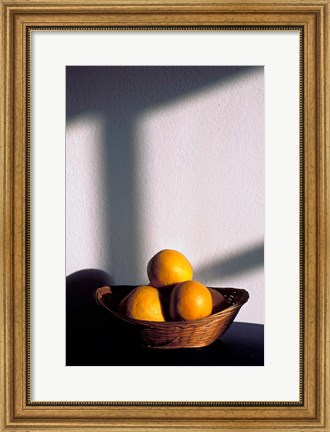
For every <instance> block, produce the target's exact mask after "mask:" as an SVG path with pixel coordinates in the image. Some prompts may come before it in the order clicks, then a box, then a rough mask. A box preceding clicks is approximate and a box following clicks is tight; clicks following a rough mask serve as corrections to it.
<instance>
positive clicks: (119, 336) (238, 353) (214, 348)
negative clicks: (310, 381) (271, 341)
mask: <svg viewBox="0 0 330 432" xmlns="http://www.w3.org/2000/svg"><path fill="white" fill-rule="evenodd" d="M110 284H111V280H109V279H108V278H107V275H106V274H105V273H104V272H100V271H99V270H83V271H80V272H77V273H74V274H73V275H70V276H69V277H68V278H67V298H66V312H67V314H66V365H67V366H263V365H264V326H263V325H260V324H251V323H242V322H234V323H233V324H232V325H231V326H230V328H229V329H228V330H227V331H226V332H225V334H224V335H223V336H222V337H221V338H220V339H218V340H217V341H216V342H214V343H213V344H211V345H209V346H207V347H203V348H189V349H167V350H158V349H150V348H143V347H141V346H139V345H138V344H137V342H136V340H135V339H132V338H131V337H130V334H129V332H127V327H126V326H123V325H122V324H121V322H120V321H119V320H118V319H116V318H114V317H112V316H111V315H110V314H107V313H106V312H105V311H104V310H103V309H101V308H100V307H99V306H97V304H96V303H95V300H94V296H93V294H94V291H95V289H96V288H98V287H100V286H102V285H110Z"/></svg>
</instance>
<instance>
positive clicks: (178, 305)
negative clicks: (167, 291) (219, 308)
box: [169, 281, 212, 321]
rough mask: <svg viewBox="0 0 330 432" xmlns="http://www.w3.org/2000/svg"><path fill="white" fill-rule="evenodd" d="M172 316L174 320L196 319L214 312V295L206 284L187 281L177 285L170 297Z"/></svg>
mask: <svg viewBox="0 0 330 432" xmlns="http://www.w3.org/2000/svg"><path fill="white" fill-rule="evenodd" d="M169 312H170V316H171V318H172V319H173V320H174V321H177V320H195V319H199V318H204V317H207V316H209V315H211V313H212V296H211V293H210V291H209V289H208V288H206V286H205V285H203V284H201V283H200V282H197V281H186V282H182V283H180V284H178V285H176V286H175V287H174V288H173V290H172V292H171V297H170V310H169Z"/></svg>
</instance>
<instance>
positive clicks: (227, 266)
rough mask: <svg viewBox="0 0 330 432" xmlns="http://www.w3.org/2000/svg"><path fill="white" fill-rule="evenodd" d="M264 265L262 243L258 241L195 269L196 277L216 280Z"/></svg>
mask: <svg viewBox="0 0 330 432" xmlns="http://www.w3.org/2000/svg"><path fill="white" fill-rule="evenodd" d="M263 265H264V244H263V243H260V244H258V245H255V246H254V247H251V248H249V249H246V250H244V251H241V252H237V253H236V254H235V255H234V256H232V257H230V258H226V259H224V260H221V261H218V262H216V263H213V264H211V265H206V266H204V267H200V268H197V269H196V272H195V273H196V278H197V279H200V280H203V279H208V280H216V279H221V278H226V277H229V276H232V275H239V274H241V273H245V272H246V271H249V270H252V269H255V268H258V267H262V266H263Z"/></svg>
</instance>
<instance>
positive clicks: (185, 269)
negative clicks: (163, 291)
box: [147, 249, 193, 288]
mask: <svg viewBox="0 0 330 432" xmlns="http://www.w3.org/2000/svg"><path fill="white" fill-rule="evenodd" d="M147 272H148V278H149V280H150V282H151V285H152V286H154V287H156V288H162V287H165V286H169V285H173V284H177V283H179V282H184V281H187V280H191V279H192V278H193V269H192V266H191V264H190V262H189V261H188V260H187V258H186V257H185V256H184V255H183V254H182V253H181V252H178V251H176V250H172V249H164V250H162V251H160V252H158V253H157V254H156V255H154V256H153V257H152V258H151V260H150V261H149V262H148V266H147Z"/></svg>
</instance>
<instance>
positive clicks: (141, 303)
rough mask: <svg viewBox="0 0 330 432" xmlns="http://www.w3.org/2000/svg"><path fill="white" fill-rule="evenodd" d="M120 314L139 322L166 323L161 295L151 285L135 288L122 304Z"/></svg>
mask: <svg viewBox="0 0 330 432" xmlns="http://www.w3.org/2000/svg"><path fill="white" fill-rule="evenodd" d="M119 312H120V313H121V314H122V315H125V316H127V317H129V318H134V319H138V320H145V321H165V317H164V313H163V306H162V299H161V296H160V293H159V291H158V289H157V288H154V287H152V286H150V285H148V286H145V285H143V286H139V287H137V288H134V289H133V291H131V292H130V293H129V294H128V295H127V296H126V297H124V298H123V299H122V301H121V302H120V304H119Z"/></svg>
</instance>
